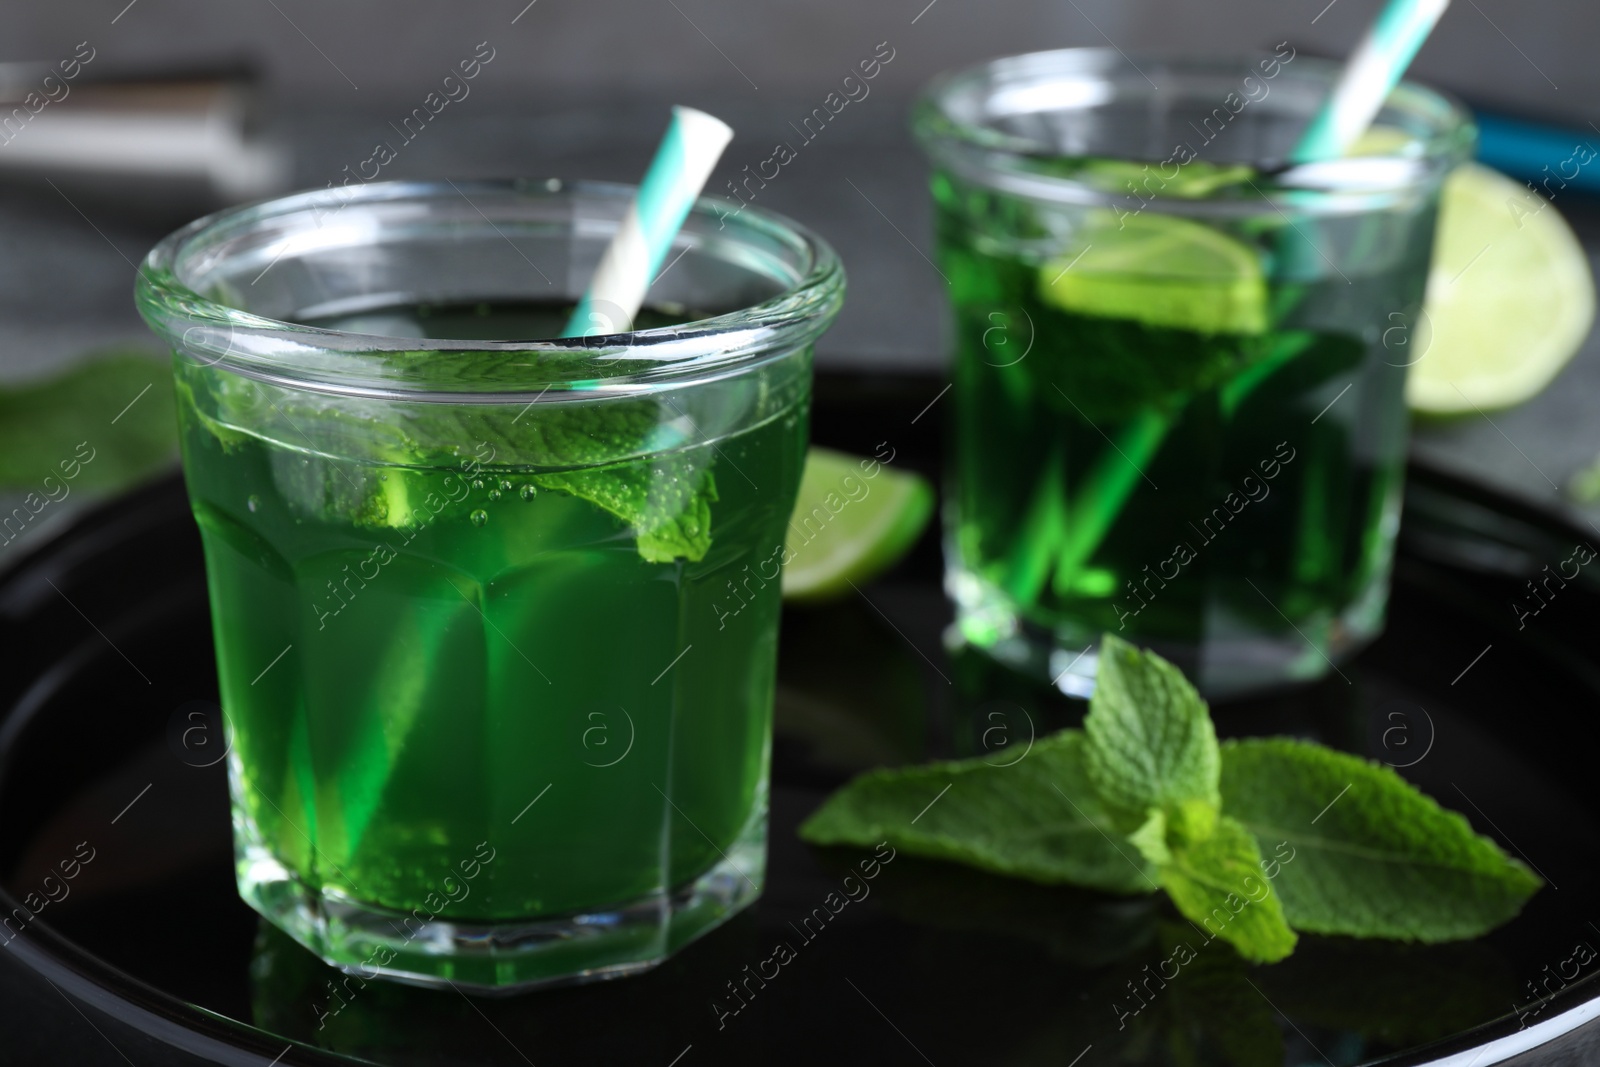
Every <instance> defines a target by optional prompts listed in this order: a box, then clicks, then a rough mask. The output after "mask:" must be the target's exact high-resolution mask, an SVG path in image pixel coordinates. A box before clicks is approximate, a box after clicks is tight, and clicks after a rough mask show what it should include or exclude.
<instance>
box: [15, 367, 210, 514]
mask: <svg viewBox="0 0 1600 1067" xmlns="http://www.w3.org/2000/svg"><path fill="white" fill-rule="evenodd" d="M170 377H171V372H170V371H169V370H168V369H167V364H166V361H164V360H161V359H156V358H152V354H151V353H144V352H141V351H140V350H138V349H113V350H109V351H107V352H104V353H100V354H98V355H96V356H92V357H90V359H89V360H88V361H87V362H85V363H81V364H79V365H77V366H74V367H72V368H71V369H70V370H68V371H66V372H65V373H63V374H60V375H58V376H56V377H54V378H50V379H47V380H45V381H42V382H29V383H25V384H22V385H14V386H10V387H7V388H3V389H0V487H4V488H15V489H19V490H29V491H32V492H37V493H48V492H52V491H53V492H60V491H61V484H62V480H63V476H64V475H65V473H66V471H68V470H72V471H73V472H74V476H73V478H71V479H70V481H71V486H72V488H79V489H88V488H120V487H122V486H124V485H128V484H130V483H132V482H134V481H137V480H138V479H139V478H141V477H144V476H145V475H147V474H150V473H152V472H154V471H156V470H159V469H161V468H162V467H164V466H166V465H167V464H169V463H171V462H172V461H173V460H174V459H176V458H177V454H178V423H177V418H176V417H175V416H174V414H173V403H172V386H171V384H170ZM113 420H115V421H113ZM80 444H82V445H86V446H87V447H85V448H84V449H82V450H80V449H79V445H80ZM85 456H89V457H92V458H89V459H88V460H87V461H86V462H85ZM63 463H66V464H68V466H66V467H63V466H62V464H63ZM45 478H51V479H52V482H51V486H54V487H55V488H54V489H53V490H52V489H51V486H45V485H44V484H43V482H44V479H45Z"/></svg>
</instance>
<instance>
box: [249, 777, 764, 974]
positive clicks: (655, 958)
mask: <svg viewBox="0 0 1600 1067" xmlns="http://www.w3.org/2000/svg"><path fill="white" fill-rule="evenodd" d="M243 821H244V820H236V822H243ZM241 829H244V828H243V827H239V826H236V827H235V832H236V834H237V837H236V840H238V841H239V842H240V844H239V849H238V858H237V875H238V882H239V894H240V896H242V897H243V898H244V901H245V903H247V904H249V905H250V906H251V907H252V908H254V909H255V910H256V911H258V912H260V913H261V915H262V916H264V917H265V918H266V919H267V920H268V921H269V922H271V923H272V924H273V925H275V926H277V927H278V928H279V929H281V930H283V931H284V932H285V933H287V934H288V935H289V936H290V937H292V938H294V939H295V940H296V941H298V942H299V943H300V944H301V945H303V946H305V947H306V948H307V949H309V950H310V951H312V952H314V953H316V954H317V955H318V956H320V957H322V959H323V960H324V961H325V962H326V963H328V964H329V965H331V966H334V967H337V968H339V969H340V970H342V971H345V972H347V973H349V974H352V975H357V976H359V977H361V978H364V979H365V978H375V977H383V978H388V979H391V980H394V981H399V982H404V983H407V984H410V985H420V986H430V987H443V986H453V987H455V988H457V989H460V990H463V991H466V992H470V993H476V994H480V995H505V994H510V993H520V992H524V991H526V990H529V989H535V988H539V987H541V986H555V985H575V984H579V983H583V982H598V981H604V980H605V979H608V978H621V977H625V976H627V975H630V974H638V973H640V972H642V971H647V970H649V969H650V968H652V967H654V966H655V965H656V964H658V963H660V962H662V961H663V960H665V959H666V958H667V957H668V956H670V955H672V954H673V953H674V952H676V951H677V950H678V949H680V948H682V947H683V946H685V945H687V944H688V943H689V942H691V941H693V940H694V939H695V938H697V937H700V936H701V935H703V934H706V933H709V932H710V931H711V930H714V929H715V928H716V927H718V926H720V925H722V923H724V922H726V921H727V920H728V919H729V918H731V917H732V916H733V915H735V914H737V913H738V912H739V911H740V910H742V909H743V908H745V907H747V906H748V905H750V904H752V903H754V901H755V900H756V898H757V897H759V896H760V895H761V889H762V886H763V885H764V883H765V874H766V854H767V817H766V811H765V810H764V809H763V810H759V811H758V812H757V813H756V814H755V816H754V817H753V818H752V819H751V821H750V823H749V825H747V826H746V828H745V831H744V833H743V834H741V835H740V837H739V838H738V839H737V840H736V841H734V843H733V844H732V845H731V846H729V847H728V849H727V850H726V853H725V854H724V856H723V858H722V860H721V861H720V862H718V863H717V864H716V865H715V866H713V867H712V868H711V869H710V870H707V871H706V872H705V873H704V874H702V875H700V876H699V877H697V878H696V879H694V880H693V881H692V882H689V883H688V884H686V885H682V886H679V887H677V888H675V889H670V890H659V891H656V892H653V893H650V894H648V895H646V896H643V897H640V898H638V899H636V900H630V901H627V902H625V903H621V904H616V905H613V906H610V907H604V908H596V909H593V910H586V911H581V912H572V913H569V914H566V915H558V916H552V917H548V918H541V919H534V920H527V921H521V922H518V921H506V922H496V923H471V922H450V921H446V920H443V919H437V918H433V919H426V920H424V919H423V918H421V917H420V916H417V915H415V914H407V913H403V912H397V911H393V910H390V909H385V908H378V907H373V906H372V905H369V904H363V903H361V902H359V901H355V900H351V899H349V898H347V897H344V896H343V895H340V894H336V893H334V892H331V891H318V890H315V889H312V888H310V887H308V886H306V885H305V884H304V883H302V882H301V881H300V880H299V879H298V878H296V877H295V876H294V874H293V873H292V872H290V871H289V870H287V869H286V868H285V867H284V866H283V865H282V864H281V863H279V862H278V861H277V860H276V859H274V858H273V857H272V856H271V855H270V854H269V853H268V852H267V850H266V849H265V848H264V847H262V846H261V845H259V844H257V843H254V842H251V841H250V840H249V837H250V836H251V835H249V834H248V833H239V831H240V830H241ZM423 915H426V912H423Z"/></svg>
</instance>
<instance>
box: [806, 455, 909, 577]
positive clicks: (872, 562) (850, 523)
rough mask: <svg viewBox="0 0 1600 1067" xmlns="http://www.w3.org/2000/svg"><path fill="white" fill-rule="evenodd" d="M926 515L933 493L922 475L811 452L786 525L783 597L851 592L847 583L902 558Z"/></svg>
mask: <svg viewBox="0 0 1600 1067" xmlns="http://www.w3.org/2000/svg"><path fill="white" fill-rule="evenodd" d="M863 464H865V466H863ZM868 471H872V472H874V473H872V474H871V475H870V476H869V474H868V473H867V472H868ZM932 514H933V487H932V486H931V485H929V484H928V481H927V479H926V478H923V477H922V476H921V475H919V474H909V473H906V472H903V471H896V470H890V469H889V468H888V467H885V466H883V465H882V464H880V463H878V462H877V461H876V460H869V459H863V458H861V457H859V456H851V455H847V454H846V453H843V452H835V451H833V450H832V449H827V448H813V449H811V451H810V453H809V454H808V455H807V456H806V470H805V474H804V475H803V476H802V477H801V479H800V497H799V499H798V500H796V501H795V505H794V518H793V521H791V522H790V523H789V541H788V549H789V556H788V558H789V562H788V563H787V564H786V565H785V566H784V568H783V595H784V597H785V598H786V599H789V600H803V601H816V600H827V599H829V598H830V597H835V596H839V595H841V594H844V593H848V592H850V583H851V582H855V583H856V584H858V585H859V584H860V583H862V582H865V581H868V580H869V579H871V578H872V577H873V576H875V575H877V574H879V573H880V572H882V571H883V570H885V569H886V568H888V567H889V566H890V565H891V564H893V563H894V562H895V561H896V560H898V559H899V558H900V557H901V556H903V555H905V553H906V551H907V550H908V549H909V548H910V547H911V546H912V544H914V543H915V542H916V540H917V537H918V535H920V534H921V533H922V528H923V527H924V526H926V525H927V524H928V518H929V516H931V515H932Z"/></svg>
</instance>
